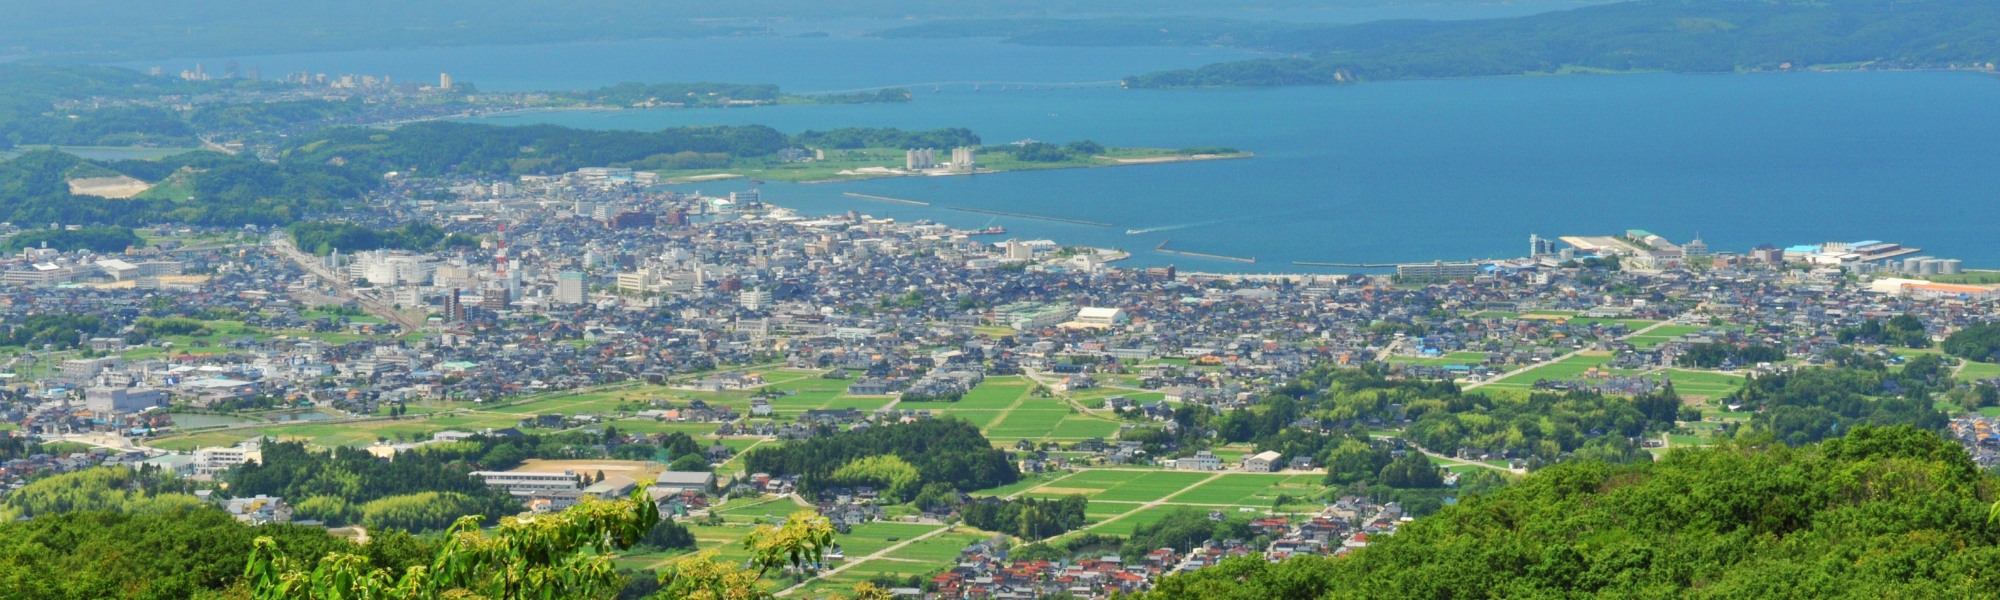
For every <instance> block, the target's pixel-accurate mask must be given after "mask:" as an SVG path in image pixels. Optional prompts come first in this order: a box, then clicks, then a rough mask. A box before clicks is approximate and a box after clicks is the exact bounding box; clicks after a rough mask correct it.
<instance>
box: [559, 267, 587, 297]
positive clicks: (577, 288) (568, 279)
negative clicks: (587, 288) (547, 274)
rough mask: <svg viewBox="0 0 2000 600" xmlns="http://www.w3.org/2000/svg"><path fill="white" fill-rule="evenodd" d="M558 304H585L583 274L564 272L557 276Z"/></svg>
mask: <svg viewBox="0 0 2000 600" xmlns="http://www.w3.org/2000/svg"><path fill="white" fill-rule="evenodd" d="M556 302H557V303H560V304H582V303H583V274H582V273H578V272H575V271H564V272H562V273H560V274H557V275H556Z"/></svg>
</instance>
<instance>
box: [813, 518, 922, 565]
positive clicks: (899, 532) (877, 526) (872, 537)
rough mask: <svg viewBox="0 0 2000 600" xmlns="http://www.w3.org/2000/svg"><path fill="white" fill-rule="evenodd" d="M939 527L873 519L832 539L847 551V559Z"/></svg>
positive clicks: (876, 550) (871, 552) (877, 550)
mask: <svg viewBox="0 0 2000 600" xmlns="http://www.w3.org/2000/svg"><path fill="white" fill-rule="evenodd" d="M940 527H943V526H942V525H918V524H916V523H886V522H882V521H875V522H872V523H862V524H860V525H857V526H855V527H854V530H853V531H850V532H848V533H845V534H840V535H836V536H834V537H833V541H834V543H836V544H840V549H841V550H844V551H846V552H847V559H848V560H855V559H858V558H861V557H863V556H867V555H870V554H874V553H876V552H880V551H882V549H884V548H888V547H890V546H894V545H896V544H899V543H902V540H908V539H910V538H914V537H917V536H920V535H923V534H926V533H930V532H933V531H937V530H938V529H939V528H940ZM889 538H896V539H897V540H898V541H889Z"/></svg>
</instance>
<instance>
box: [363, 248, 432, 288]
mask: <svg viewBox="0 0 2000 600" xmlns="http://www.w3.org/2000/svg"><path fill="white" fill-rule="evenodd" d="M438 264H439V263H438V262H437V260H436V259H433V258H431V257H428V256H422V255H417V254H411V253H408V252H398V251H391V250H370V251H366V252H360V253H357V254H355V255H354V262H353V263H350V264H348V265H347V274H348V276H349V277H351V278H354V279H358V280H364V281H367V282H368V283H371V284H374V285H381V286H395V285H403V284H419V285H420V284H423V283H425V282H429V281H431V280H432V277H431V276H432V274H434V273H436V272H437V270H438Z"/></svg>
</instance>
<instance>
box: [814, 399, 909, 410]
mask: <svg viewBox="0 0 2000 600" xmlns="http://www.w3.org/2000/svg"><path fill="white" fill-rule="evenodd" d="M895 401H896V399H895V398H882V397H868V396H845V395H843V396H840V397H838V398H834V399H832V400H828V401H826V404H823V405H820V407H819V408H823V409H828V410H839V409H843V408H853V409H859V410H860V411H861V412H875V411H876V410H879V409H881V408H882V407H884V406H888V405H889V403H890V402H895Z"/></svg>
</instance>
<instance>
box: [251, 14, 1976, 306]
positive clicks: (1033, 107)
mask: <svg viewBox="0 0 2000 600" xmlns="http://www.w3.org/2000/svg"><path fill="white" fill-rule="evenodd" d="M1245 56H1251V55H1250V54H1249V53H1246V52H1242V51H1237V50H1229V49H1219V48H1029V47H1021V46H1015V45H1008V44H1001V43H998V42H995V41H993V40H931V41H884V40H873V39H861V38H854V37H843V36H836V37H832V38H817V39H802V38H783V37H774V38H742V39H726V40H649V41H638V42H616V43H597V44H563V45H552V46H531V47H511V48H506V47H503V48H486V49H428V50H409V51H394V52H362V53H330V54H315V55H291V56H280V57H242V58H239V59H238V60H240V61H242V62H243V64H245V65H251V64H263V65H265V66H264V67H263V70H264V72H265V73H276V72H282V69H286V68H292V69H296V68H311V69H315V70H320V71H327V72H336V73H337V72H355V73H367V72H393V73H398V74H399V75H398V76H399V77H401V76H404V75H400V73H406V72H407V73H413V74H412V75H409V76H415V75H414V73H434V72H436V71H450V72H452V73H453V75H454V76H455V77H459V78H461V79H462V80H470V81H475V82H477V83H478V84H479V85H480V86H481V87H482V88H485V89H548V88H581V87H594V86H598V85H604V84H608V83H615V82H619V81H694V80H712V81H732V82H758V83H763V82H769V83H777V84H779V85H781V86H784V87H785V88H786V89H788V90H795V91H815V90H832V89H849V88H863V87H870V86H881V85H897V84H914V83H927V82H967V81H986V82H995V81H1014V82H1035V83H1061V82H1093V81H1104V80H1112V79H1117V78H1119V77H1121V76H1125V75H1130V74H1135V73H1141V72H1146V71H1151V70H1158V69H1165V68H1178V67H1186V66H1194V65H1200V64H1207V63H1211V62H1218V61H1222V60H1231V59H1235V58H1241V57H1245ZM288 61H289V62H288ZM285 65H298V66H297V67H286V66H285ZM337 66H349V68H336V67H337ZM371 68H372V69H376V71H370V69H371ZM393 69H402V70H400V71H396V70H393ZM933 89H935V90H937V91H935V92H934V91H933ZM917 92H918V93H917V98H916V101H915V102H913V103H910V104H899V105H858V106H784V107H762V108H753V109H680V110H675V109H663V110H644V111H640V110H627V111H610V112H561V113H535V114H526V115H513V116H504V117H491V118H485V119H480V121H481V122H487V123H495V124H523V123H558V124H563V125H570V126H576V127H591V128H622V129H656V128H662V127H671V126H680V125H702V124H752V123H755V124H765V125H770V126H773V127H776V128H778V129H781V130H784V131H788V132H797V131H801V130H806V129H828V128H834V127H845V126H889V127H902V128H933V127H968V128H971V129H973V130H974V131H975V132H977V133H979V134H980V135H981V136H982V137H983V138H984V139H985V140H986V142H987V143H1002V142H1008V141H1014V140H1019V139H1024V138H1033V139H1036V140H1043V141H1051V142H1058V143H1060V142H1067V141H1072V140H1082V139H1091V140H1095V141H1098V142H1100V143H1103V144H1105V145H1110V146H1150V147H1186V146H1231V147H1236V148H1240V149H1243V150H1247V151H1251V152H1255V153H1257V156H1256V157H1255V158H1252V159H1248V160H1233V161H1215V162H1202V163H1181V164H1168V165H1147V166H1131V167H1117V168H1103V169H1074V170H1061V171H1042V172H1027V173H1003V174H995V175H982V176H975V177H932V178H904V179H883V180H872V181H862V182H851V183H838V184H784V183H775V182H774V183H766V184H764V185H762V186H760V187H761V189H762V191H763V193H764V197H765V199H766V200H767V201H768V202H772V203H776V204H780V205H785V206H792V207H796V208H799V209H801V210H803V211H806V212H809V213H830V212H844V211H847V210H858V211H861V212H863V213H868V214H873V215H876V216H883V217H895V218H898V219H931V220H934V221H939V222H944V223H949V224H952V225H954V226H960V227H977V226H985V225H989V224H991V225H1001V226H1004V227H1006V228H1007V229H1008V230H1009V232H1010V233H1009V235H1008V236H1006V237H1019V238H1022V239H1034V238H1048V239H1053V240H1057V241H1059V242H1061V243H1065V244H1087V245H1094V246H1102V247H1115V248H1122V249H1126V250H1130V251H1133V253H1134V257H1133V258H1132V259H1131V260H1130V261H1129V262H1128V263H1127V264H1131V265H1135V266H1138V265H1164V264H1176V265H1178V266H1180V267H1181V268H1182V269H1184V270H1189V269H1194V270H1228V271H1259V272H1327V271H1339V270H1340V269H1320V268H1311V267H1302V266H1295V265H1293V264H1291V263H1292V261H1314V262H1368V263H1378V262H1409V261H1430V260H1460V259H1467V258H1488V257H1491V258H1506V257H1516V256H1520V255H1522V254H1524V253H1525V252H1526V251H1527V238H1528V236H1529V234H1531V233H1532V234H1539V235H1542V236H1544V237H1553V236H1560V235H1603V234H1611V233H1617V232H1623V231H1625V230H1627V229H1646V230H1649V231H1652V232H1654V233H1657V234H1660V235H1663V236H1666V237H1667V238H1669V239H1672V240H1676V241H1685V240H1687V239H1690V238H1693V237H1695V236H1697V235H1699V236H1700V237H1701V238H1702V239H1704V240H1705V241H1707V242H1708V244H1709V246H1710V247H1712V248H1716V249H1719V250H1736V251H1742V250H1747V249H1749V248H1751V247H1754V246H1756V245H1759V244H1767V243H1768V244H1778V245H1792V244H1807V243H1819V242H1826V241H1860V240H1886V241H1892V242H1901V243H1903V244H1905V245H1909V246H1915V247H1920V248H1923V249H1924V251H1925V254H1930V255H1935V256H1939V257H1946V258H1959V259H1963V260H1964V261H1965V262H1966V264H1967V266H1968V267H1979V268H2000V244H1995V243H1994V237H1995V236H1994V234H1995V232H1996V226H2000V212H1996V210H1995V206H1996V202H1995V201H1996V200H1997V199H2000V169H1996V168H1995V162H1996V159H2000V113H1996V112H1995V111H1994V110H1992V107H1994V106H1996V105H2000V78H1995V77H1993V76H1990V75H1983V74H1973V73H1943V72H1897V73H1800V74H1738V75H1667V74H1660V75H1611V76H1569V77H1516V78H1491V79H1461V80H1438V81H1407V82H1379V83H1366V84H1361V85H1349V86H1338V87H1306V88H1279V89H1219V90H1174V91H1158V90H1121V89H1117V88H1115V87H1094V88H1072V89H1042V90H1019V89H1009V90H1008V91H999V90H998V89H997V88H995V87H994V86H993V85H991V84H988V85H985V86H982V88H981V90H980V91H977V92H974V91H972V90H971V88H970V86H969V85H955V86H937V87H935V88H932V87H921V88H918V89H917ZM686 187H687V188H688V189H697V188H698V189H700V190H702V191H704V192H711V193H713V192H726V191H731V190H737V189H744V188H747V187H750V184H749V183H748V182H744V181H734V182H711V183H706V184H701V185H693V186H686ZM846 192H855V193H861V194H870V195H878V196H888V197H894V198H906V199H912V200H920V201H925V202H931V203H933V204H935V205H939V206H946V205H949V206H963V207H971V208H980V209H989V210H1000V211H1008V212H1016V213H1027V214H1037V215H1047V216H1052V217H1061V218H1067V219H1077V220H1086V221H1097V222H1104V223H1110V224H1112V226H1110V227H1095V226H1088V225H1076V224H1068V223H1058V222H1051V221H1039V220H1029V219H1019V218H1012V217H993V216H989V215H983V214H974V213H965V212H958V211H950V210H943V209H941V208H938V207H936V206H933V207H920V206H911V205H903V204H891V203H882V202H876V201H870V200H865V199H858V198H852V197H848V196H845V195H844V193H846ZM1128 231H1137V232H1138V233H1129V234H1128ZM1163 241H1170V244H1171V246H1170V247H1171V248H1173V249H1177V250H1184V251H1191V252H1201V253H1210V254H1218V255H1227V256H1239V257H1255V258H1256V259H1257V262H1256V263H1255V264H1242V263H1235V262H1225V261H1214V260H1207V259H1200V258H1194V257H1188V256H1184V255H1169V254H1163V253H1156V252H1153V251H1152V249H1153V248H1154V247H1156V246H1158V245H1159V244H1161V243H1162V242H1163Z"/></svg>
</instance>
